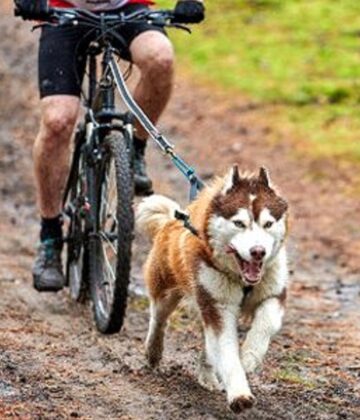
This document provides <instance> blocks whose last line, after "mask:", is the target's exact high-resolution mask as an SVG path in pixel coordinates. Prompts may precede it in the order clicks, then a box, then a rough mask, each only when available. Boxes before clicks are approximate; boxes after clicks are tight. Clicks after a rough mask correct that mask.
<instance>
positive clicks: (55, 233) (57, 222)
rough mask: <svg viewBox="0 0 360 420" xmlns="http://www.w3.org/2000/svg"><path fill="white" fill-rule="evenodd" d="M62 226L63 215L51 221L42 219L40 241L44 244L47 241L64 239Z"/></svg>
mask: <svg viewBox="0 0 360 420" xmlns="http://www.w3.org/2000/svg"><path fill="white" fill-rule="evenodd" d="M62 224H63V221H62V216H61V214H59V215H58V216H56V217H53V218H50V219H47V218H45V217H42V218H41V229H40V241H41V242H43V241H45V240H47V239H62Z"/></svg>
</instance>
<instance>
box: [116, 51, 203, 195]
mask: <svg viewBox="0 0 360 420" xmlns="http://www.w3.org/2000/svg"><path fill="white" fill-rule="evenodd" d="M109 67H110V70H111V73H112V75H113V77H114V80H115V84H116V86H117V88H118V91H119V93H120V96H121V98H122V100H123V101H124V103H125V104H126V105H127V107H128V108H129V110H130V111H131V112H132V113H133V114H134V115H135V117H136V118H137V119H138V120H139V121H140V123H141V125H142V126H143V127H144V129H145V130H146V131H147V133H148V134H149V136H150V137H151V138H152V139H153V140H154V141H155V143H156V144H157V145H158V146H159V147H160V148H161V150H162V151H163V152H164V153H165V154H167V155H169V156H170V158H171V160H172V162H173V163H174V165H175V166H176V167H177V168H178V169H179V171H180V172H181V173H182V174H183V175H184V176H185V177H186V178H187V180H188V181H189V183H190V201H192V200H194V198H195V197H196V195H197V193H198V191H200V190H201V189H202V188H204V186H205V184H204V182H203V181H202V180H201V179H200V178H199V177H198V176H197V175H196V172H195V169H194V168H192V167H191V166H190V165H188V164H187V163H186V162H185V161H184V160H183V159H182V158H181V157H180V156H178V155H177V154H176V153H175V151H174V146H173V145H172V144H170V143H169V142H168V141H167V139H166V138H165V137H164V136H163V135H162V134H161V133H160V132H159V131H158V129H157V128H156V127H155V126H154V124H153V123H152V122H151V121H150V120H149V118H148V117H147V115H146V114H145V113H144V111H143V110H142V109H141V108H140V107H139V105H138V104H137V103H136V102H135V100H134V98H133V97H132V95H131V94H130V92H129V90H128V88H127V86H126V83H125V80H124V77H123V75H122V73H121V71H120V70H119V67H118V65H117V63H116V61H115V58H114V57H112V58H111V60H110V63H109Z"/></svg>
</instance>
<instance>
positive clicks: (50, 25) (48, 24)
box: [31, 22, 58, 32]
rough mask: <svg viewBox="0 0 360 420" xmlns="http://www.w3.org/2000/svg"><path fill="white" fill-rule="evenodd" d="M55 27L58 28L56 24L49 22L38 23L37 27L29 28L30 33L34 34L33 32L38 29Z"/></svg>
mask: <svg viewBox="0 0 360 420" xmlns="http://www.w3.org/2000/svg"><path fill="white" fill-rule="evenodd" d="M56 26H58V24H57V23H50V22H43V23H38V24H37V25H34V26H33V27H32V28H31V32H34V31H36V30H37V29H40V28H54V27H56Z"/></svg>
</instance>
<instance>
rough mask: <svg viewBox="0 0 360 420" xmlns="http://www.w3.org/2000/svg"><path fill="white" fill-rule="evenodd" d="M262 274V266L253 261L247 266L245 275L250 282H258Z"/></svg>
mask: <svg viewBox="0 0 360 420" xmlns="http://www.w3.org/2000/svg"><path fill="white" fill-rule="evenodd" d="M260 272H261V264H259V263H258V262H255V261H251V262H249V263H247V264H246V270H245V273H244V274H245V275H246V278H247V279H248V280H250V281H257V280H258V279H259V276H260Z"/></svg>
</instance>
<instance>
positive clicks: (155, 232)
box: [137, 166, 288, 412]
mask: <svg viewBox="0 0 360 420" xmlns="http://www.w3.org/2000/svg"><path fill="white" fill-rule="evenodd" d="M287 208H288V206H287V203H286V201H285V200H284V199H283V198H281V197H280V195H279V193H278V192H277V191H276V189H275V188H274V187H273V186H272V184H271V182H270V179H269V175H268V173H267V171H266V170H265V169H264V168H261V169H260V173H259V175H258V176H254V175H251V176H247V175H241V174H240V173H239V171H238V168H237V166H234V167H233V168H232V169H231V170H230V172H229V173H228V174H227V175H226V176H225V177H224V178H221V179H217V180H216V181H214V182H213V183H212V184H211V185H210V186H208V187H206V188H205V189H204V190H203V191H202V192H201V193H200V194H199V196H198V198H197V199H196V200H195V201H194V202H193V203H192V204H190V206H189V207H188V208H187V212H188V214H189V216H190V221H191V223H192V225H193V227H194V228H195V229H196V230H197V232H198V235H195V234H194V233H192V232H191V231H190V230H189V229H186V228H185V227H184V225H183V224H182V222H180V221H178V220H177V219H175V217H174V212H175V210H177V209H178V210H179V206H178V205H177V204H176V203H175V202H174V201H172V200H170V199H168V198H166V197H163V196H159V195H153V196H151V197H148V198H146V199H145V200H143V201H142V202H141V203H140V205H139V208H138V212H137V222H138V225H139V227H140V228H141V229H142V230H144V231H145V232H147V233H148V234H149V235H150V236H151V237H152V238H153V247H152V249H151V251H150V253H149V256H148V259H147V262H146V264H145V281H146V285H147V288H148V291H149V296H150V314H151V317H150V323H149V332H148V336H147V339H146V356H147V359H148V362H149V364H150V365H151V366H156V365H157V364H158V363H159V361H160V359H161V356H162V351H163V338H164V330H165V326H166V320H167V318H168V317H169V315H170V314H171V312H172V311H173V310H174V309H175V307H176V305H177V304H178V303H179V301H180V300H181V299H182V298H183V297H187V298H189V297H190V298H192V300H193V301H194V303H195V305H196V307H197V308H198V310H199V313H200V316H201V320H202V325H203V328H204V336H205V346H204V347H205V349H204V351H203V354H202V356H201V358H200V360H201V363H200V369H199V382H200V383H201V384H202V385H203V386H205V387H206V388H208V389H223V388H224V389H225V391H226V394H227V399H228V402H229V405H230V408H231V409H232V410H233V411H234V412H240V411H241V410H243V409H245V408H249V407H251V406H252V405H253V403H254V397H253V395H252V393H251V390H250V387H249V384H248V381H247V378H246V373H247V372H253V371H254V370H255V368H256V367H258V366H259V365H260V364H261V362H262V360H263V358H264V355H265V353H266V351H267V349H268V346H269V343H270V339H271V337H272V336H273V335H274V334H275V333H276V332H277V331H278V330H279V329H280V327H281V323H282V317H283V312H284V301H285V297H286V283H287V278H288V268H287V259H286V250H285V244H284V242H285V238H286V234H287ZM240 315H246V316H249V315H250V317H251V319H252V323H251V327H250V330H249V331H248V333H247V336H246V339H245V341H244V343H243V344H242V347H241V351H239V344H238V335H237V324H238V318H239V316H240Z"/></svg>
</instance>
